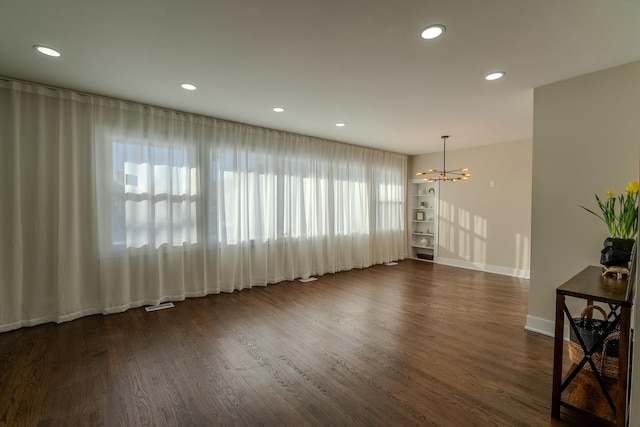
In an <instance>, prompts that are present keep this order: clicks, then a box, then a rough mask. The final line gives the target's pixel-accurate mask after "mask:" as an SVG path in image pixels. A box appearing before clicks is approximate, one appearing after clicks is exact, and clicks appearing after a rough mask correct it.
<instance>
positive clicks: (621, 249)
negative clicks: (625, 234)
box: [600, 237, 636, 267]
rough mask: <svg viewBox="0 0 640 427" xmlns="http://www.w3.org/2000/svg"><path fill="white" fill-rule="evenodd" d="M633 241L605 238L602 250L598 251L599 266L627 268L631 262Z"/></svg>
mask: <svg viewBox="0 0 640 427" xmlns="http://www.w3.org/2000/svg"><path fill="white" fill-rule="evenodd" d="M635 242H636V240H635V239H614V238H613V237H607V238H606V239H605V240H604V248H603V249H602V250H601V251H600V264H602V265H604V266H607V267H611V266H614V265H615V266H619V267H627V266H628V265H629V261H630V260H631V252H632V251H633V244H634V243H635Z"/></svg>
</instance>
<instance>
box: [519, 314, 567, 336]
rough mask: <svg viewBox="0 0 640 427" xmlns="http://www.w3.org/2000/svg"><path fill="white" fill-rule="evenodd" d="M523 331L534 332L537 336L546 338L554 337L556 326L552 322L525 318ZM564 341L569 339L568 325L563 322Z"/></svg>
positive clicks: (537, 318) (536, 318)
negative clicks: (525, 322) (540, 335)
mask: <svg viewBox="0 0 640 427" xmlns="http://www.w3.org/2000/svg"><path fill="white" fill-rule="evenodd" d="M524 329H525V330H527V331H531V332H536V333H538V334H542V335H546V336H548V337H554V336H555V330H556V325H555V322H554V321H553V320H547V319H541V318H540V317H534V316H531V315H529V316H527V324H526V325H525V327H524ZM563 338H564V340H565V341H567V340H568V339H569V325H568V324H567V322H565V325H564V337H563Z"/></svg>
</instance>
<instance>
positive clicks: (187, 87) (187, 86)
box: [180, 83, 197, 90]
mask: <svg viewBox="0 0 640 427" xmlns="http://www.w3.org/2000/svg"><path fill="white" fill-rule="evenodd" d="M180 87H182V89H185V90H196V89H197V87H196V85H193V84H191V83H182V84H181V85H180Z"/></svg>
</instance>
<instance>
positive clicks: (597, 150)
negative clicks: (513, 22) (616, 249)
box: [527, 61, 640, 425]
mask: <svg viewBox="0 0 640 427" xmlns="http://www.w3.org/2000/svg"><path fill="white" fill-rule="evenodd" d="M639 145H640V61H638V62H633V63H630V64H626V65H623V66H619V67H615V68H611V69H608V70H603V71H599V72H596V73H592V74H588V75H585V76H580V77H576V78H573V79H570V80H565V81H562V82H558V83H554V84H550V85H547V86H543V87H540V88H537V89H535V91H534V121H533V202H532V228H531V233H532V234H531V235H532V252H531V291H530V298H529V316H528V318H527V329H530V330H537V331H539V332H542V333H546V334H549V335H552V334H553V321H554V306H555V289H556V287H558V286H559V285H561V284H562V283H563V282H564V281H566V280H567V279H569V278H570V277H572V276H573V275H574V274H576V273H577V272H578V271H580V270H581V269H582V268H584V267H585V266H587V265H598V263H599V256H600V249H601V248H602V242H603V240H604V239H605V238H606V237H607V234H608V233H607V229H606V227H605V225H604V224H603V223H602V222H600V221H599V220H598V219H597V218H595V217H593V216H592V215H590V214H588V213H586V212H584V211H583V210H582V209H581V208H579V207H578V205H580V204H584V205H587V206H591V207H594V208H595V207H596V205H595V200H594V193H600V194H603V193H604V192H605V191H606V190H607V189H608V188H612V189H615V190H616V191H618V192H620V191H622V190H623V189H624V186H625V185H626V183H627V182H628V181H630V180H632V179H638V158H639V157H640V155H639ZM570 303H572V304H571V307H570V308H571V309H572V310H576V309H579V308H580V307H581V306H583V305H584V301H575V300H574V301H570ZM574 312H575V311H574ZM634 312H635V308H634ZM634 314H635V313H634ZM634 328H635V329H636V331H638V330H639V328H640V316H637V314H636V315H635V320H634ZM636 336H637V334H636ZM635 347H636V351H635V355H634V356H635V357H634V364H635V365H636V366H637V364H638V363H639V362H640V354H639V353H640V352H638V346H637V345H636V346H635ZM638 371H639V370H638V369H634V371H633V373H634V378H633V380H632V384H631V409H630V412H631V424H630V425H639V424H638V421H637V420H638V419H640V384H638V380H639V379H640V375H638Z"/></svg>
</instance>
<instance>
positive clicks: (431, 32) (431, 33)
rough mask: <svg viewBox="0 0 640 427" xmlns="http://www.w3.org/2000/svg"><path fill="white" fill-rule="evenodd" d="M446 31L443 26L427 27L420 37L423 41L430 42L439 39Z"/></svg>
mask: <svg viewBox="0 0 640 427" xmlns="http://www.w3.org/2000/svg"><path fill="white" fill-rule="evenodd" d="M446 30H447V29H446V28H445V26H444V25H440V24H436V25H429V26H428V27H427V28H425V29H424V30H422V34H420V36H421V37H422V38H423V39H425V40H431V39H435V38H436V37H440V36H441V35H442V34H444V32H445V31H446Z"/></svg>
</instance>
